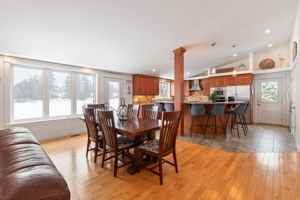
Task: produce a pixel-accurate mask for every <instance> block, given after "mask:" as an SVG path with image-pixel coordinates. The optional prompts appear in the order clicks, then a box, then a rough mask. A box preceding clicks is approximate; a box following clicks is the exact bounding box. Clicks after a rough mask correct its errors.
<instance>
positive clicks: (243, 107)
mask: <svg viewBox="0 0 300 200" xmlns="http://www.w3.org/2000/svg"><path fill="white" fill-rule="evenodd" d="M246 109H247V103H241V104H239V106H238V107H237V108H236V109H235V113H236V114H238V115H243V114H244V113H245V111H246Z"/></svg>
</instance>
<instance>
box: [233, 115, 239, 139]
mask: <svg viewBox="0 0 300 200" xmlns="http://www.w3.org/2000/svg"><path fill="white" fill-rule="evenodd" d="M234 126H235V127H236V130H237V133H238V137H240V131H239V127H238V124H237V119H236V115H234Z"/></svg>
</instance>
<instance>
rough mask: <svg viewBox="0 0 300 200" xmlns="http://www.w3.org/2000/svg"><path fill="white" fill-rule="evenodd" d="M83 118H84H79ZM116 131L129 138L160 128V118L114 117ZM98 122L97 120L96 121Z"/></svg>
mask: <svg viewBox="0 0 300 200" xmlns="http://www.w3.org/2000/svg"><path fill="white" fill-rule="evenodd" d="M81 119H82V120H84V118H81ZM114 121H115V128H116V131H117V132H118V133H119V134H121V135H125V136H127V137H130V138H135V137H137V136H141V135H143V134H145V133H149V132H153V131H157V130H160V125H161V120H155V119H147V120H146V119H128V120H126V121H120V120H118V118H117V117H114ZM96 123H97V124H99V122H96Z"/></svg>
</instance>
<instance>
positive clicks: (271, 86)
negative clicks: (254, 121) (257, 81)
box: [260, 81, 278, 102]
mask: <svg viewBox="0 0 300 200" xmlns="http://www.w3.org/2000/svg"><path fill="white" fill-rule="evenodd" d="M260 95H261V101H262V102H277V101H278V82H276V81H274V82H262V83H261V88H260Z"/></svg>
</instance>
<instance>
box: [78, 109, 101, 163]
mask: <svg viewBox="0 0 300 200" xmlns="http://www.w3.org/2000/svg"><path fill="white" fill-rule="evenodd" d="M83 114H84V121H85V124H86V128H87V133H88V141H87V148H86V157H87V156H88V152H89V151H94V162H95V163H96V162H97V157H98V156H101V155H102V153H100V154H98V152H103V136H102V133H101V131H99V130H98V128H97V124H96V117H95V112H94V109H93V108H84V109H83ZM91 142H93V143H94V144H95V145H94V147H92V148H90V146H91Z"/></svg>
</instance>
